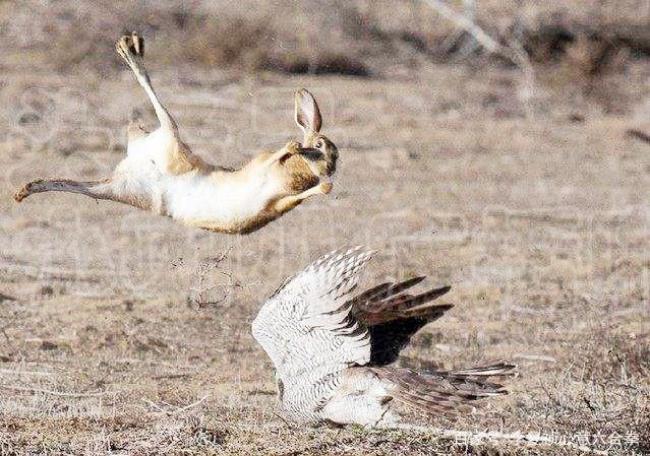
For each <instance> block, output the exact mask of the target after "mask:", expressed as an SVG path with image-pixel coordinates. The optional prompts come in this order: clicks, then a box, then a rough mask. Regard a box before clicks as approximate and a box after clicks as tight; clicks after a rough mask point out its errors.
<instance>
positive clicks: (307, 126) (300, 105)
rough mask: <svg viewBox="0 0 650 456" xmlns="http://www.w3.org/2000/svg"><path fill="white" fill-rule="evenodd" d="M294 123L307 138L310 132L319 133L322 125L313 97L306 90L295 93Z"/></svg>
mask: <svg viewBox="0 0 650 456" xmlns="http://www.w3.org/2000/svg"><path fill="white" fill-rule="evenodd" d="M296 123H297V124H298V126H299V127H300V128H301V129H302V132H303V133H304V134H305V136H307V134H308V133H311V132H315V133H317V132H319V131H320V127H321V125H322V124H323V120H322V119H321V116H320V110H319V109H318V103H316V99H315V98H314V96H313V95H312V94H311V93H309V92H308V91H307V90H306V89H300V90H298V91H297V92H296Z"/></svg>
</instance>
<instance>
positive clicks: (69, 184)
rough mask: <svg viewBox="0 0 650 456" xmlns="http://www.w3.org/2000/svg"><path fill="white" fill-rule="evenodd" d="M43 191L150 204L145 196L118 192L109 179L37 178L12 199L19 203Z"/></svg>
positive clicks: (138, 204) (132, 204)
mask: <svg viewBox="0 0 650 456" xmlns="http://www.w3.org/2000/svg"><path fill="white" fill-rule="evenodd" d="M45 192H66V193H79V194H81V195H86V196H88V197H90V198H94V199H102V200H111V201H117V202H118V203H124V204H128V205H129V206H135V207H139V208H141V209H148V208H149V207H150V205H151V201H148V199H147V198H142V197H138V196H136V195H131V194H128V195H123V194H120V193H123V192H119V191H117V189H116V186H115V185H114V182H113V180H111V179H105V180H101V181H86V182H79V181H73V180H69V179H47V180H45V179H38V180H35V181H32V182H30V183H28V184H25V185H24V186H23V187H22V188H21V189H20V190H18V191H17V192H16V193H15V194H14V199H15V200H16V201H17V202H19V203H20V202H21V201H22V200H24V199H25V198H27V197H28V196H30V195H33V194H35V193H45Z"/></svg>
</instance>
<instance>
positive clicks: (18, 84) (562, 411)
mask: <svg viewBox="0 0 650 456" xmlns="http://www.w3.org/2000/svg"><path fill="white" fill-rule="evenodd" d="M106 45H107V46H111V45H112V44H111V43H107V44H106ZM156 45H160V44H157V43H155V42H151V43H150V46H152V47H153V46H156ZM149 66H150V70H151V72H152V77H153V80H154V85H155V86H156V88H157V89H158V91H159V93H160V95H161V97H162V99H163V100H165V101H166V102H167V103H168V105H169V108H170V109H171V111H172V112H173V113H175V115H176V116H177V119H178V121H179V123H180V125H181V126H182V131H183V134H184V137H185V138H186V140H187V142H188V143H189V144H190V145H191V146H192V147H193V148H194V149H195V150H196V151H197V152H198V153H200V154H201V155H202V156H203V157H205V158H206V159H209V160H210V161H213V162H217V163H221V164H224V165H237V164H239V163H242V162H243V161H245V160H246V159H248V158H250V157H251V156H252V155H253V154H254V153H255V151H257V150H259V149H261V148H265V147H269V148H271V147H277V146H279V145H281V144H282V143H283V142H285V141H286V140H287V139H288V138H289V137H292V136H294V137H297V136H298V131H297V128H296V127H295V126H294V125H293V122H292V111H291V110H292V92H293V90H295V89H296V88H297V87H302V86H304V87H308V88H309V89H311V90H312V91H313V92H314V93H315V95H316V97H317V98H318V100H319V101H320V104H321V108H322V110H323V116H324V121H325V128H324V130H325V132H326V133H327V134H328V136H329V137H330V138H332V139H333V140H334V141H335V142H336V143H337V144H338V146H339V149H340V155H341V158H340V162H339V163H340V165H339V170H338V172H337V175H336V181H335V187H334V192H333V194H331V195H329V196H327V197H322V198H317V199H313V200H310V201H308V202H306V203H305V204H303V205H302V206H300V207H299V208H297V209H296V210H294V211H292V212H291V213H289V214H288V215H286V216H284V217H283V218H281V219H280V220H278V221H276V222H274V223H272V224H271V225H269V226H268V227H266V228H264V229H263V230H261V231H260V232H257V233H254V234H251V235H248V236H243V237H240V236H226V235H218V234H213V233H208V232H203V231H200V230H195V229H189V228H186V227H183V226H181V225H178V224H175V223H173V222H172V221H170V220H168V219H164V218H160V217H156V216H153V215H150V214H148V213H145V212H142V211H138V210H136V209H133V208H129V207H126V206H121V205H118V204H116V203H110V202H99V203H96V202H94V201H92V200H90V199H86V198H83V197H81V196H75V195H63V194H48V195H35V196H33V197H31V198H29V199H28V200H26V201H25V202H24V203H22V204H20V205H18V204H16V203H15V202H14V201H13V200H12V199H11V195H12V193H13V191H14V190H15V189H16V188H17V187H18V186H19V185H20V184H22V183H24V182H25V181H28V180H31V179H33V178H37V177H45V176H47V177H53V176H59V177H72V178H79V179H88V180H91V179H96V178H102V177H104V176H106V175H107V174H108V173H109V172H110V170H111V169H112V168H113V167H114V166H115V164H116V163H117V162H118V161H119V160H120V158H121V157H122V155H123V154H124V151H123V149H122V146H123V143H124V140H123V136H124V127H125V125H126V122H127V120H128V118H129V116H130V114H131V110H132V109H133V108H138V109H139V110H140V111H142V112H143V113H144V114H145V117H146V118H148V119H149V120H152V119H153V114H152V112H151V110H150V108H149V107H148V104H147V102H146V99H145V97H144V95H143V94H142V92H141V90H140V88H139V87H138V86H137V84H136V83H135V81H134V80H133V78H132V77H131V75H130V74H129V73H128V72H127V71H126V70H124V71H122V72H116V73H114V74H113V73H111V74H110V75H109V76H106V75H102V74H98V73H96V72H91V71H81V70H75V69H74V68H69V69H67V70H65V71H58V72H51V71H48V70H42V69H40V67H37V66H30V65H29V63H24V62H23V63H21V62H19V61H12V62H11V64H6V65H3V68H2V71H3V81H2V91H1V92H0V99H1V101H2V104H1V106H2V108H1V109H0V116H1V117H2V122H0V128H1V130H0V135H1V136H0V137H1V138H2V142H1V143H0V169H2V170H3V176H4V181H3V184H2V186H1V191H0V234H1V235H0V293H1V295H0V330H1V331H0V454H278V455H280V454H282V455H289V454H292V455H293V454H361V453H365V454H395V453H396V452H401V453H403V454H407V453H408V454H446V453H449V452H453V453H458V454H465V453H466V452H469V453H472V454H474V453H478V454H494V453H496V452H504V453H517V454H543V453H552V454H561V453H562V454H578V453H580V452H581V450H579V449H576V448H573V447H569V446H567V445H566V444H565V443H566V442H570V443H575V444H577V445H581V446H583V447H585V446H586V447H592V448H595V449H598V450H600V451H609V452H612V453H619V454H630V453H633V452H636V453H642V452H644V451H648V450H649V448H650V446H649V445H648V439H650V419H649V418H648V416H649V415H650V323H649V321H648V318H649V317H648V315H649V312H650V305H649V301H650V299H649V298H650V256H649V254H648V242H649V241H650V209H649V207H648V190H649V189H650V146H649V145H648V144H646V143H644V142H641V141H639V140H637V139H635V138H631V137H629V136H628V135H626V130H627V129H628V128H631V127H634V128H641V129H644V128H645V129H646V130H649V129H650V128H649V127H650V123H648V114H649V113H650V109H649V107H648V100H649V98H648V95H650V89H648V85H647V81H648V78H649V77H650V65H648V64H647V63H643V62H637V63H635V64H634V65H631V66H630V67H629V68H628V69H627V70H626V71H625V72H624V73H619V74H615V75H612V76H609V79H608V80H607V81H606V84H607V85H606V88H607V90H609V92H608V94H609V96H610V98H608V101H607V102H604V101H603V100H602V99H601V98H599V95H598V94H596V95H592V96H591V98H589V97H587V98H585V97H584V96H582V95H581V94H579V92H580V91H581V90H582V89H581V88H578V87H574V86H572V85H570V84H569V85H563V86H562V87H560V88H558V87H557V81H558V73H557V72H555V71H551V72H546V73H544V74H543V75H541V76H540V77H539V80H538V81H537V86H536V88H535V98H534V99H533V100H532V101H529V102H528V104H527V102H526V101H525V100H523V101H522V97H521V96H520V83H521V75H520V73H519V71H518V70H517V69H514V68H513V69H505V68H498V67H491V66H490V67H485V66H475V65H430V66H429V67H428V69H427V71H425V72H417V73H409V72H404V71H395V72H394V73H390V74H386V75H383V76H382V77H373V78H350V77H341V76H327V77H313V76H300V77H298V76H280V75H277V74H271V73H260V74H257V75H256V76H242V75H241V74H239V73H237V72H228V71H219V70H216V69H215V70H206V69H204V68H203V69H201V68H193V67H191V66H180V67H179V66H173V65H162V64H160V65H156V64H155V63H151V64H150V65H149ZM26 70H29V71H26ZM558 71H559V70H558ZM603 84H605V83H603ZM603 90H605V89H603ZM612 91H613V92H612ZM612 93H613V94H614V95H613V101H612V98H611V97H612ZM614 108H618V109H614ZM357 244H362V245H365V246H368V247H370V248H373V249H377V250H379V252H380V254H379V255H378V256H377V257H376V258H375V260H374V261H373V262H372V264H371V266H370V268H369V270H368V271H367V273H366V274H365V281H364V284H365V285H372V284H373V283H375V282H379V281H383V280H385V279H388V278H397V279H399V278H404V277H408V276H411V275H414V274H427V275H428V276H430V279H429V283H430V284H432V285H435V284H438V285H442V284H450V285H452V287H453V288H452V291H451V293H450V294H449V295H448V299H449V301H450V302H453V303H455V304H456V307H455V309H453V310H452V311H451V312H449V313H448V314H447V316H445V317H444V318H443V319H442V320H440V321H438V322H436V323H433V324H431V325H429V326H428V327H426V328H425V329H424V330H423V331H422V333H421V334H420V335H419V336H417V337H416V338H415V340H414V342H413V343H412V345H411V347H410V348H409V349H408V350H407V351H406V352H405V358H404V359H403V360H402V363H403V364H407V365H411V366H415V367H423V368H426V367H427V366H429V367H430V366H437V367H442V368H461V367H465V366H472V365H475V364H483V363H486V362H491V361H494V360H510V361H514V362H515V363H517V364H518V365H519V372H520V376H519V377H518V378H516V379H514V380H512V381H510V382H509V389H510V390H511V392H512V393H511V394H510V395H509V396H507V397H505V398H497V399H495V400H491V401H486V402H485V403H484V404H483V406H482V407H479V408H477V409H476V410H475V411H474V413H471V414H468V415H464V416H458V417H432V418H425V417H421V416H414V417H412V419H413V422H414V423H417V424H419V425H423V426H429V427H434V428H440V429H456V430H467V431H486V430H487V431H494V432H504V433H517V432H520V433H541V434H544V435H545V436H547V437H548V438H549V439H550V440H551V441H552V442H550V443H547V444H543V445H530V444H527V443H526V442H524V441H522V440H515V441H504V440H496V439H488V440H486V441H474V440H473V441H465V439H463V438H455V439H454V438H450V437H441V436H440V434H438V433H436V432H433V431H429V432H426V431H424V432H423V431H417V430H413V431H406V430H400V431H391V432H388V431H368V430H363V429H358V428H348V429H344V430H338V429H326V428H325V429H322V428H321V429H292V428H289V427H288V426H287V425H286V424H285V423H284V422H283V421H282V420H281V419H280V418H279V417H278V416H277V415H275V414H274V405H275V400H276V399H275V386H274V379H273V371H272V367H271V364H270V361H269V360H268V358H267V357H266V355H265V354H264V353H263V351H262V350H261V348H260V347H259V346H258V345H257V344H256V343H255V341H254V340H253V339H252V337H251V335H250V322H251V320H252V319H253V318H254V316H255V314H256V311H257V309H258V308H259V306H260V305H261V303H262V302H263V300H264V299H265V297H267V296H268V295H269V294H270V293H271V292H272V291H273V290H274V289H275V287H277V286H278V285H279V283H280V282H281V281H282V280H283V279H284V278H285V277H286V276H287V275H289V274H291V273H293V272H295V271H296V270H297V269H298V268H301V267H303V266H304V265H306V264H307V263H308V262H309V261H311V260H313V259H315V258H316V257H318V256H319V255H321V254H323V253H326V252H328V251H329V250H332V249H334V248H338V247H343V246H349V245H357Z"/></svg>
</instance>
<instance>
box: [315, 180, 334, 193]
mask: <svg viewBox="0 0 650 456" xmlns="http://www.w3.org/2000/svg"><path fill="white" fill-rule="evenodd" d="M333 188H334V184H332V183H331V182H321V183H320V184H318V189H319V190H320V192H321V193H322V194H323V195H327V194H328V193H329V192H331V191H332V189H333Z"/></svg>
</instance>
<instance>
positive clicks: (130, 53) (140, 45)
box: [115, 32, 178, 133]
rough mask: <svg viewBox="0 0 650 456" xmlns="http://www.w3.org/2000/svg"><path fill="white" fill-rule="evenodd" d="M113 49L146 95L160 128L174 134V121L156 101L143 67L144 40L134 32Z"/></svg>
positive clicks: (176, 129) (156, 97)
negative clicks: (129, 69)
mask: <svg viewBox="0 0 650 456" xmlns="http://www.w3.org/2000/svg"><path fill="white" fill-rule="evenodd" d="M115 49H116V50H117V53H118V54H119V55H120V57H122V59H123V60H124V61H125V62H126V64H127V65H128V66H129V68H131V71H133V74H134V75H135V78H136V79H137V80H138V83H139V84H140V85H141V86H142V88H143V89H144V91H145V92H146V93H147V96H148V97H149V100H150V101H151V104H152V105H153V108H154V110H155V111H156V117H158V121H159V122H160V126H161V127H162V128H164V129H167V130H169V131H170V132H174V133H176V131H178V126H177V125H176V121H175V120H174V118H173V117H172V116H171V114H169V111H167V109H166V108H165V107H164V106H163V104H162V103H161V102H160V100H159V99H158V96H157V95H156V92H155V91H154V90H153V87H152V85H151V80H150V79H149V74H148V73H147V70H146V68H145V67H144V40H143V39H142V38H141V37H140V36H138V34H137V33H135V32H133V33H132V34H130V35H123V36H122V37H121V38H120V39H119V40H118V41H117V43H115Z"/></svg>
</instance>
